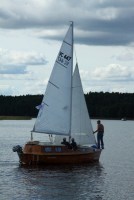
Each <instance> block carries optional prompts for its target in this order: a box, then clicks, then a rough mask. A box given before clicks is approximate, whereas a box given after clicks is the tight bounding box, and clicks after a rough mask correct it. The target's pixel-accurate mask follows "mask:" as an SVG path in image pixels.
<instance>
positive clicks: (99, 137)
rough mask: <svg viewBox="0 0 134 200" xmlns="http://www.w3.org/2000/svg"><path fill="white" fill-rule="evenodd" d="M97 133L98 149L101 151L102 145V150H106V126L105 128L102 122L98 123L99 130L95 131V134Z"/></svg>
mask: <svg viewBox="0 0 134 200" xmlns="http://www.w3.org/2000/svg"><path fill="white" fill-rule="evenodd" d="M96 132H97V146H98V149H100V145H101V148H102V149H104V142H103V135H104V126H103V124H101V121H100V120H98V121H97V130H96V131H94V133H96Z"/></svg>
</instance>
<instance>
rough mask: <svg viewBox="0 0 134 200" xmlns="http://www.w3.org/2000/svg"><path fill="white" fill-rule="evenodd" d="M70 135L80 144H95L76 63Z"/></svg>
mask: <svg viewBox="0 0 134 200" xmlns="http://www.w3.org/2000/svg"><path fill="white" fill-rule="evenodd" d="M71 137H72V138H75V140H76V142H77V143H78V144H81V145H84V144H96V141H95V137H94V135H93V128H92V124H91V120H90V117H89V114H88V110H87V105H86V101H85V97H84V93H83V88H82V83H81V78H80V74H79V69H78V65H77V64H76V67H75V71H74V74H73V88H72V123H71Z"/></svg>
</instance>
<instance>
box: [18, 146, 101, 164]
mask: <svg viewBox="0 0 134 200" xmlns="http://www.w3.org/2000/svg"><path fill="white" fill-rule="evenodd" d="M17 153H18V156H19V159H20V163H21V164H22V165H48V164H82V163H90V162H97V161H99V158H100V154H101V150H100V149H94V148H91V147H79V148H78V149H77V150H75V151H74V150H72V149H68V148H67V147H66V146H63V145H33V144H26V145H25V147H24V150H23V151H22V152H17Z"/></svg>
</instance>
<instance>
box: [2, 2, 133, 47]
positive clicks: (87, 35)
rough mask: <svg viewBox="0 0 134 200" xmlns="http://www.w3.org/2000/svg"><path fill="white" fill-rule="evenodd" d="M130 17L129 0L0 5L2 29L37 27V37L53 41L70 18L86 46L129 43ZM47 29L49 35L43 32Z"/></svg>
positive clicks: (131, 39) (4, 3) (131, 7)
mask: <svg viewBox="0 0 134 200" xmlns="http://www.w3.org/2000/svg"><path fill="white" fill-rule="evenodd" d="M133 18H134V2H133V1H132V0H129V1H126V0H119V1H116V0H109V1H106V0H98V1H93V0H91V1H89V0H80V1H76V0H59V1H58V3H57V1H55V0H48V1H44V0H29V1H27V0H24V1H18V0H12V2H11V1H10V0H5V1H4V2H3V4H1V5H0V27H1V28H3V29H25V28H26V29H32V30H33V29H34V30H36V29H38V37H42V38H46V39H55V40H57V39H60V38H61V31H63V29H64V30H65V25H66V24H67V22H69V21H70V20H73V21H74V22H75V36H76V40H75V41H76V42H77V43H80V44H86V45H89V44H90V45H113V46H114V45H115V46H117V45H131V44H133V43H134V37H133V32H134V26H133ZM39 29H40V31H41V33H40V31H39ZM42 30H44V35H42V33H43V32H42ZM48 30H49V32H53V31H54V32H53V34H50V35H49V34H47V33H46V31H48ZM56 31H57V33H58V34H57V33H56ZM80 32H81V34H80Z"/></svg>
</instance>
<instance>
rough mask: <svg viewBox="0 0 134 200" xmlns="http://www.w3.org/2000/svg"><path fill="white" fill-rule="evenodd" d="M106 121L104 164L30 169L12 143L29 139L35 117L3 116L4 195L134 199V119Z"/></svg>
mask: <svg viewBox="0 0 134 200" xmlns="http://www.w3.org/2000/svg"><path fill="white" fill-rule="evenodd" d="M102 122H103V124H104V126H105V136H104V141H105V149H104V150H103V152H102V155H101V157H100V162H99V163H98V164H88V165H87V164H86V165H78V166H67V165H66V166H47V167H43V168H42V167H34V168H32V167H28V168H24V167H21V166H19V162H18V157H17V155H16V154H15V153H13V152H12V147H13V146H14V145H17V144H20V145H23V144H24V143H25V142H26V141H28V140H29V138H30V133H29V132H30V130H31V129H32V126H33V124H34V120H30V121H0V200H24V199H25V200H34V199H35V200H43V199H46V200H51V199H52V200H71V199H72V200H119V199H120V200H133V199H134V152H133V145H134V121H112V120H111V121H109V120H103V121H102ZM92 123H93V127H94V129H96V121H95V120H93V121H92ZM38 137H40V138H41V139H42V140H43V139H45V136H44V135H42V134H41V135H40V136H38V135H35V139H38Z"/></svg>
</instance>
